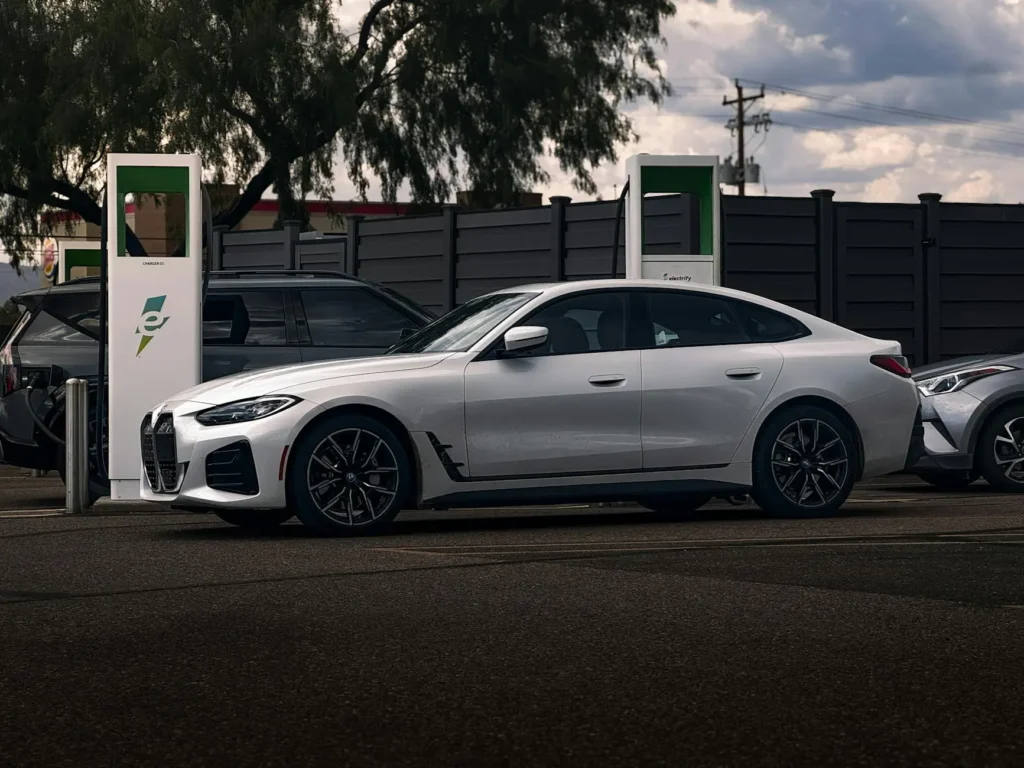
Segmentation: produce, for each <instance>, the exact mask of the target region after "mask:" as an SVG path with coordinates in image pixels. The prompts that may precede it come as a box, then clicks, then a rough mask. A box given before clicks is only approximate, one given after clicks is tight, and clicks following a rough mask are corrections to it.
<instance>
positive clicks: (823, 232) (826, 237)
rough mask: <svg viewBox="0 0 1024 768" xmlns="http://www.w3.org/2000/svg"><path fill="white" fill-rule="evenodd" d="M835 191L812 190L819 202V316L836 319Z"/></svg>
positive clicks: (815, 199) (817, 241)
mask: <svg viewBox="0 0 1024 768" xmlns="http://www.w3.org/2000/svg"><path fill="white" fill-rule="evenodd" d="M835 194H836V193H835V191H834V190H831V189H815V190H813V191H812V192H811V197H813V198H814V201H815V203H816V204H817V237H816V238H815V239H816V245H817V252H818V253H817V256H818V264H817V266H818V317H820V318H822V319H823V320H830V321H832V320H835V317H836V305H835V285H836V283H835V265H836V238H835V203H834V201H833V198H834V197H835Z"/></svg>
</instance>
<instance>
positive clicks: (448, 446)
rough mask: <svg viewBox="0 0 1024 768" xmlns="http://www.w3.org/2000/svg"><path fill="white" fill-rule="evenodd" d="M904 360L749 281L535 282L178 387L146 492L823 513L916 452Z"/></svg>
mask: <svg viewBox="0 0 1024 768" xmlns="http://www.w3.org/2000/svg"><path fill="white" fill-rule="evenodd" d="M909 377H910V371H909V369H908V368H907V365H906V361H905V360H904V358H903V357H902V356H901V349H900V345H899V344H898V343H896V342H891V341H883V340H878V339H871V338H868V337H866V336H863V335H861V334H858V333H855V332H853V331H850V330H847V329H845V328H841V327H839V326H836V325H833V324H832V323H829V322H826V321H824V320H821V319H819V318H817V317H814V316H812V315H808V314H805V313H803V312H799V311H796V310H794V309H791V308H789V307H787V306H784V305H781V304H777V303H775V302H772V301H769V300H767V299H763V298H761V297H758V296H754V295H751V294H747V293H742V292H739V291H735V290H729V289H725V288H715V287H709V286H696V285H685V286H684V285H682V284H678V283H670V282H665V281H660V280H657V281H655V280H629V281H623V280H596V281H585V282H569V283H558V284H553V285H531V286H525V287H520V288H514V289H510V290H503V291H498V292H495V293H491V294H488V295H486V296H482V297H480V298H477V299H473V300H471V301H469V302H467V303H466V304H464V305H462V306H461V307H459V308H457V309H455V310H453V311H452V312H450V313H448V314H447V315H445V316H444V317H441V318H440V319H438V320H435V321H434V322H433V323H431V324H430V325H428V326H426V327H425V328H422V329H421V330H419V331H418V332H417V333H415V334H414V335H412V336H411V337H409V338H407V339H406V340H404V341H402V342H400V343H399V344H398V345H397V346H396V347H395V348H393V349H392V350H391V351H390V352H389V353H388V354H386V355H384V356H383V357H378V358H374V359H372V360H349V361H333V362H324V363H314V364H311V365H303V366H298V367H295V368H291V369H288V370H277V371H266V372H264V373H262V374H260V373H257V374H255V375H252V376H248V377H237V376H236V377H227V378H224V379H221V380H219V381H215V382H210V383H207V384H203V385H201V386H198V387H195V388H192V389H190V390H187V391H185V392H182V393H179V394H178V395H176V396H175V397H173V398H171V399H170V400H168V401H167V402H165V403H162V404H160V405H158V406H157V407H156V408H155V409H154V411H153V412H152V413H151V414H149V415H148V416H147V417H146V419H145V420H144V421H143V428H142V431H141V440H142V454H143V456H144V457H145V459H144V464H145V469H146V480H145V481H144V482H143V498H146V499H148V500H151V501H156V502H162V503H171V504H174V505H177V506H181V507H187V508H195V509H213V510H214V511H216V512H217V514H218V515H220V516H221V518H222V519H224V520H225V521H227V522H229V523H232V524H236V525H242V526H255V527H264V526H273V525H277V524H280V523H282V522H284V521H286V520H287V519H289V518H290V517H291V516H292V515H293V514H295V515H297V516H298V518H299V519H300V520H301V521H302V522H303V523H305V524H306V525H308V526H311V527H312V528H314V529H316V530H319V531H322V532H327V533H341V534H348V533H370V532H374V531H378V530H381V529H382V528H383V527H385V526H386V525H387V524H388V523H389V522H390V521H391V520H392V519H393V518H394V516H395V515H396V514H397V513H398V511H399V510H401V509H407V508H413V507H428V508H429V507H433V508H456V507H465V506H483V505H500V504H508V503H516V504H523V503H553V502H561V501H577V502H590V501H602V500H636V501H639V502H641V503H643V504H645V505H646V506H648V507H650V508H651V509H653V510H656V511H663V512H678V511H690V510H693V509H696V508H698V507H700V506H701V505H702V504H704V503H705V502H706V501H708V500H709V499H710V498H712V497H714V496H732V495H735V494H738V493H746V492H748V491H750V492H752V493H753V496H754V498H755V500H756V501H757V503H758V504H760V505H761V507H762V508H764V509H765V510H767V511H768V512H770V513H772V514H776V515H781V516H792V517H814V516H821V515H829V514H832V513H834V512H836V511H837V510H838V509H839V508H840V506H841V505H842V504H843V502H844V501H845V500H846V498H847V496H848V495H849V493H850V490H851V488H852V486H853V483H854V482H855V481H856V480H857V479H859V478H861V477H871V476H876V475H883V474H888V473H892V472H896V471H899V470H902V469H903V468H904V467H905V466H906V464H907V461H908V452H910V451H911V448H912V442H913V438H914V437H915V434H917V431H916V427H918V426H919V424H920V422H919V403H918V394H917V390H916V388H915V386H914V384H913V382H912V381H911V380H910V378H909ZM154 430H156V431H158V433H159V435H160V437H161V439H160V440H158V441H156V442H155V443H154V440H153V434H154ZM166 435H174V438H173V439H167V438H166V437H165V436H166ZM186 467H187V470H186V469H185V468H186Z"/></svg>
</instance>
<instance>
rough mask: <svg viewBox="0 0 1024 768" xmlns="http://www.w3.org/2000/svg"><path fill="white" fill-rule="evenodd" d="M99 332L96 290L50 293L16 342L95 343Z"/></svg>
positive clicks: (97, 295)
mask: <svg viewBox="0 0 1024 768" xmlns="http://www.w3.org/2000/svg"><path fill="white" fill-rule="evenodd" d="M99 332H100V318H99V294H98V293H97V292H96V291H78V292H67V293H51V294H49V295H48V296H47V297H46V298H45V299H44V300H43V302H42V304H41V309H40V310H39V311H38V312H37V313H36V314H35V316H34V317H33V318H32V320H31V322H29V324H28V325H27V326H26V327H25V331H24V332H23V333H22V334H21V336H20V338H19V339H18V344H95V343H96V340H97V339H98V338H99Z"/></svg>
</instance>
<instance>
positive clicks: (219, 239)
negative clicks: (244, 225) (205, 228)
mask: <svg viewBox="0 0 1024 768" xmlns="http://www.w3.org/2000/svg"><path fill="white" fill-rule="evenodd" d="M230 229H231V227H229V226H228V225H227V224H215V225H214V227H213V242H212V243H211V244H210V250H209V258H210V271H211V272H220V271H222V270H223V269H224V233H225V232H227V231H228V230H230Z"/></svg>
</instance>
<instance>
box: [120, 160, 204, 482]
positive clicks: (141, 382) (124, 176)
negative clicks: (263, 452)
mask: <svg viewBox="0 0 1024 768" xmlns="http://www.w3.org/2000/svg"><path fill="white" fill-rule="evenodd" d="M201 176H202V164H201V161H200V158H199V156H198V155H156V154H111V155H108V156H107V200H108V206H107V226H106V229H107V237H106V240H107V259H106V261H107V295H108V311H107V349H108V360H109V376H108V381H109V389H108V401H109V403H110V409H109V415H108V439H109V466H108V470H107V475H108V477H109V478H110V496H111V498H112V499H113V500H115V501H129V500H133V499H138V498H140V496H141V488H140V482H141V478H142V474H143V469H142V450H141V441H140V429H141V426H142V419H143V417H144V416H145V415H146V414H147V413H148V412H149V411H150V410H151V409H152V407H153V406H154V404H156V403H159V402H160V401H161V400H163V399H165V398H168V397H171V396H173V395H174V394H176V393H178V392H181V391H182V390H185V389H188V388H190V387H194V386H196V385H197V384H199V383H200V382H201V381H202V331H201V329H202V298H201V294H202V282H203V256H202V253H203V250H202V242H203V241H202V238H203V201H202V192H201V187H200V183H201ZM129 194H132V195H135V196H136V197H137V196H138V195H143V194H174V195H182V196H184V200H185V214H186V224H185V237H184V249H183V251H182V252H181V253H180V254H178V253H159V254H149V255H146V256H142V257H138V256H131V255H129V253H128V251H127V248H126V247H125V245H126V240H125V197H126V195H129Z"/></svg>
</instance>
